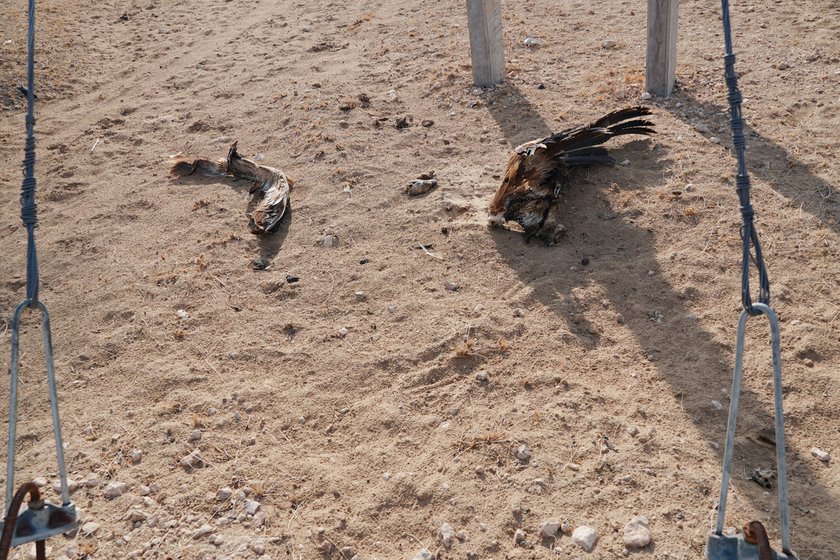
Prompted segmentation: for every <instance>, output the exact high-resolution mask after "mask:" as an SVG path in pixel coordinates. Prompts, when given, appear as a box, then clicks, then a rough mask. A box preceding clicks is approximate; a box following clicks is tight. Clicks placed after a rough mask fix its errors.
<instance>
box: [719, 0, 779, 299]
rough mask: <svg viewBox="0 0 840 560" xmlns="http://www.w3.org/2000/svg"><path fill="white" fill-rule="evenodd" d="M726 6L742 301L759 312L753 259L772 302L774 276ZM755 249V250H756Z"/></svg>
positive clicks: (761, 295) (764, 295)
mask: <svg viewBox="0 0 840 560" xmlns="http://www.w3.org/2000/svg"><path fill="white" fill-rule="evenodd" d="M721 4H722V8H723V37H724V42H725V47H726V51H725V56H724V58H723V62H724V69H725V76H726V85H727V87H728V89H729V95H727V96H726V99H727V100H728V101H729V116H730V121H729V125H730V127H731V128H732V145H733V146H734V147H735V151H736V154H737V156H738V174H737V175H736V176H735V191H736V192H737V193H738V203H739V209H740V211H741V218H742V220H743V222H744V223H743V225H742V226H741V240H742V242H743V260H742V263H741V303H742V304H743V306H744V309H746V310H747V311H748V312H749V314H750V315H758V314H759V312H758V311H755V310H754V309H753V305H752V297H751V296H750V261H752V262H753V263H755V266H756V269H757V270H758V301H759V302H761V303H763V304H766V305H768V306H769V305H770V279H769V278H768V277H767V269H766V268H765V267H764V258H763V257H762V254H761V244H760V243H759V241H758V232H757V231H756V229H755V224H754V223H753V219H754V218H755V210H754V209H753V207H752V204H751V203H750V174H749V172H748V171H747V142H746V139H745V137H744V119H743V117H742V116H741V101H742V97H741V92H740V91H739V90H738V77H737V76H736V74H735V55H734V54H733V53H732V30H731V26H730V23H729V0H721ZM753 250H754V253H755V254H753Z"/></svg>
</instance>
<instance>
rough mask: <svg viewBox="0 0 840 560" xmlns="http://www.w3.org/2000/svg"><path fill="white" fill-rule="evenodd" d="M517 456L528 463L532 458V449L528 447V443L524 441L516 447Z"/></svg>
mask: <svg viewBox="0 0 840 560" xmlns="http://www.w3.org/2000/svg"><path fill="white" fill-rule="evenodd" d="M516 458H517V459H519V460H520V461H522V462H523V463H527V462H528V461H529V460H530V459H531V450H530V449H528V446H527V445H526V444H524V443H523V444H522V445H520V446H519V447H517V448H516Z"/></svg>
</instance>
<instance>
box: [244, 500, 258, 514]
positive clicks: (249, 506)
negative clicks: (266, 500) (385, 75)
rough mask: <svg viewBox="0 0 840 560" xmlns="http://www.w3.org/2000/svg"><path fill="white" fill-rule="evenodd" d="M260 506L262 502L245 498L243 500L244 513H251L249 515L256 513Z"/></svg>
mask: <svg viewBox="0 0 840 560" xmlns="http://www.w3.org/2000/svg"><path fill="white" fill-rule="evenodd" d="M261 507H262V504H261V503H259V502H258V501H256V500H246V501H245V513H247V514H248V515H251V516H253V515H256V514H257V512H258V511H259V510H260V508H261Z"/></svg>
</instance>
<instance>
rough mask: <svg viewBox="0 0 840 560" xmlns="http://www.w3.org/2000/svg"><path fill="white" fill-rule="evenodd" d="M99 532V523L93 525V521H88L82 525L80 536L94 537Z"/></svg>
mask: <svg viewBox="0 0 840 560" xmlns="http://www.w3.org/2000/svg"><path fill="white" fill-rule="evenodd" d="M97 531H99V523H94V522H93V521H88V522H87V523H85V524H84V525H82V534H83V535H94V534H96V533H97Z"/></svg>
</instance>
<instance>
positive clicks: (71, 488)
mask: <svg viewBox="0 0 840 560" xmlns="http://www.w3.org/2000/svg"><path fill="white" fill-rule="evenodd" d="M80 486H81V484H80V483H78V482H76V481H75V480H71V479H69V478H68V479H67V491H68V492H69V493H70V494H72V493H73V492H75V491H76V490H78V489H79V487H80ZM52 489H53V492H55V493H56V494H60V493H61V481H60V480H56V481H55V482H53V483H52Z"/></svg>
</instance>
